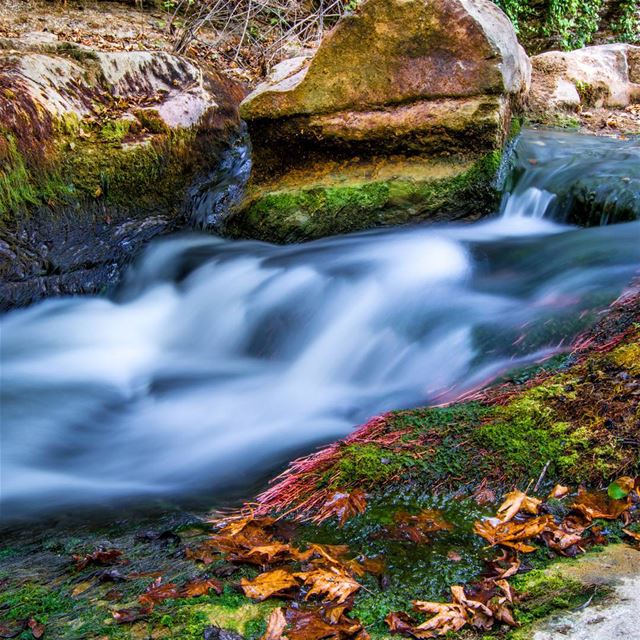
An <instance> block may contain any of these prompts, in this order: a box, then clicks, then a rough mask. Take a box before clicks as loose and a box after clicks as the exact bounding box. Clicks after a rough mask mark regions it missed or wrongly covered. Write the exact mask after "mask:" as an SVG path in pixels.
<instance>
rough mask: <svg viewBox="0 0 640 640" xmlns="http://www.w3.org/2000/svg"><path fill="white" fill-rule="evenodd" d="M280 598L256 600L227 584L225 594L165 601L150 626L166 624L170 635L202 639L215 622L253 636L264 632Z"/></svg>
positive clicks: (247, 635) (184, 639)
mask: <svg viewBox="0 0 640 640" xmlns="http://www.w3.org/2000/svg"><path fill="white" fill-rule="evenodd" d="M281 604H282V603H281V602H280V601H279V600H269V601H267V602H253V601H251V600H250V599H248V598H246V597H245V596H243V595H242V594H240V593H238V592H237V591H233V590H232V589H230V588H229V587H227V588H226V589H225V591H224V593H223V594H222V595H221V596H202V597H199V598H189V599H187V600H170V601H165V602H164V603H162V604H161V605H160V606H159V607H158V608H157V610H156V611H155V612H154V615H153V616H152V618H151V619H150V621H149V626H150V628H156V627H158V626H162V627H165V628H166V630H167V636H166V637H168V638H175V640H201V639H202V637H203V631H204V630H205V629H206V628H207V627H208V626H211V625H216V626H220V627H222V628H224V629H230V630H232V631H236V632H238V633H240V634H241V635H243V636H245V637H246V638H249V639H250V640H252V639H253V638H257V637H259V636H260V635H262V633H263V632H264V629H265V628H266V620H267V618H268V617H269V614H270V613H271V611H272V610H273V609H275V608H276V607H278V606H280V605H281Z"/></svg>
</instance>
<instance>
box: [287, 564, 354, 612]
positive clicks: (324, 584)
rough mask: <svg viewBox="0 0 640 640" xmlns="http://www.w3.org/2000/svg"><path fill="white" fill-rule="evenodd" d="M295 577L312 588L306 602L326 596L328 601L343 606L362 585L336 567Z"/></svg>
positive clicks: (298, 574)
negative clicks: (315, 596)
mask: <svg viewBox="0 0 640 640" xmlns="http://www.w3.org/2000/svg"><path fill="white" fill-rule="evenodd" d="M295 575H296V577H299V578H300V579H301V580H303V581H304V584H305V585H306V586H308V587H311V588H310V589H309V591H308V592H307V595H306V596H305V600H308V599H309V598H310V597H311V596H313V595H318V596H322V595H324V596H325V597H326V599H327V600H334V601H336V602H337V603H338V604H341V603H343V602H344V601H345V600H346V599H347V598H348V597H349V596H350V595H351V594H353V593H355V592H356V591H358V590H359V589H360V584H359V583H358V582H356V581H355V580H354V579H353V578H352V577H351V576H350V575H349V574H348V573H345V572H344V571H342V570H341V569H339V568H338V567H334V566H332V567H328V568H327V569H315V570H313V571H305V572H301V573H296V574H295Z"/></svg>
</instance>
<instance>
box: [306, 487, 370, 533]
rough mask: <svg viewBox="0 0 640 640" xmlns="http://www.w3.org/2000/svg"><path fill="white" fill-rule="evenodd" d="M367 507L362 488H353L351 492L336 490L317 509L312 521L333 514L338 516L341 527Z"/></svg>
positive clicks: (321, 520)
mask: <svg viewBox="0 0 640 640" xmlns="http://www.w3.org/2000/svg"><path fill="white" fill-rule="evenodd" d="M366 508H367V496H366V494H365V492H364V491H363V490H362V489H354V490H353V491H351V493H347V492H345V491H336V492H335V493H334V494H333V495H332V496H331V497H330V498H328V500H327V501H326V502H325V503H324V504H323V505H322V507H320V509H319V510H318V515H317V516H316V517H315V518H314V519H313V521H314V522H324V521H325V520H328V519H329V518H332V517H333V516H335V517H337V518H338V524H339V525H340V526H341V527H342V526H344V524H345V522H347V520H350V519H351V518H353V517H354V516H356V515H358V514H359V513H364V511H365V509H366Z"/></svg>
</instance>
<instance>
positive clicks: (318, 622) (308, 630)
mask: <svg viewBox="0 0 640 640" xmlns="http://www.w3.org/2000/svg"><path fill="white" fill-rule="evenodd" d="M285 618H286V620H287V623H288V624H289V629H288V631H287V637H288V639H289V640H322V639H323V638H336V640H346V639H347V638H354V637H355V638H357V640H365V638H366V636H363V635H361V634H362V633H363V631H364V630H363V628H362V625H361V624H360V623H359V622H357V621H355V620H350V619H349V618H347V617H346V616H342V617H341V618H340V619H339V620H338V622H337V623H333V624H332V623H330V622H329V621H327V620H325V619H324V618H323V617H322V615H321V612H320V611H319V610H308V609H294V608H292V607H289V608H288V609H287V611H286V613H285Z"/></svg>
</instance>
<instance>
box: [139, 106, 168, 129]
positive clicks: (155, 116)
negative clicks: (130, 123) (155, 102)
mask: <svg viewBox="0 0 640 640" xmlns="http://www.w3.org/2000/svg"><path fill="white" fill-rule="evenodd" d="M135 116H136V118H138V120H139V121H140V124H141V125H142V126H143V127H144V128H145V129H146V130H147V131H148V132H149V133H168V131H169V127H168V126H167V123H166V122H165V121H164V120H163V119H162V117H161V116H160V114H159V113H158V111H157V109H140V110H138V111H136V112H135Z"/></svg>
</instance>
